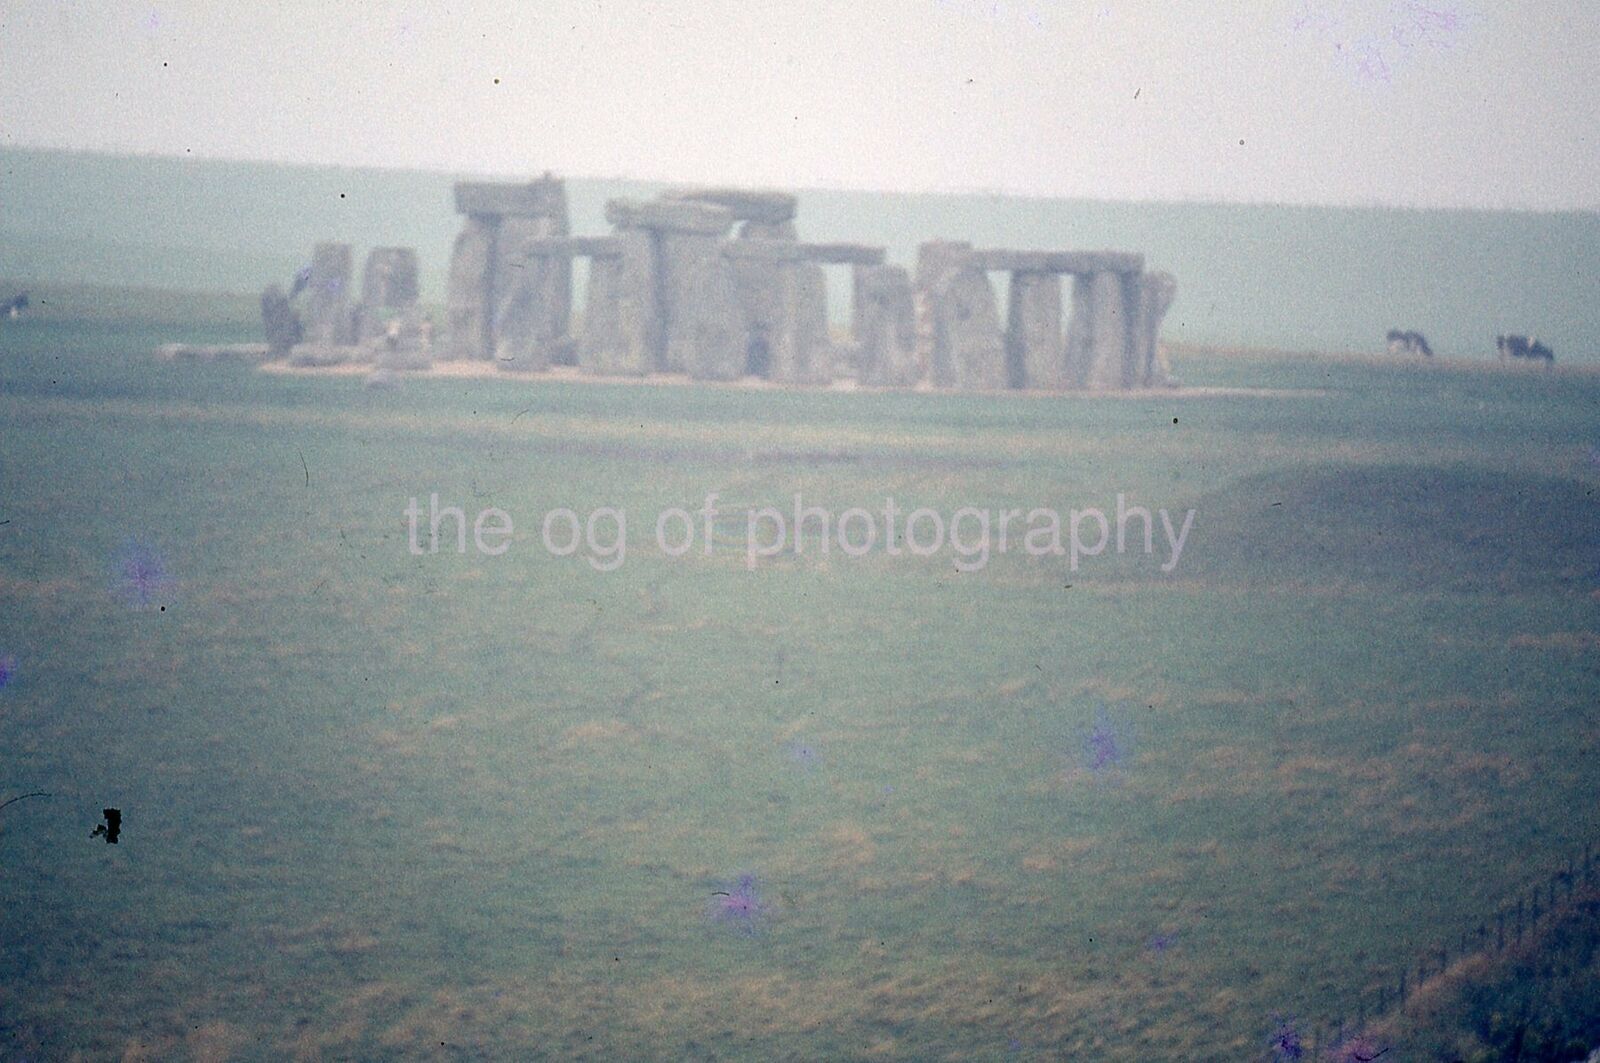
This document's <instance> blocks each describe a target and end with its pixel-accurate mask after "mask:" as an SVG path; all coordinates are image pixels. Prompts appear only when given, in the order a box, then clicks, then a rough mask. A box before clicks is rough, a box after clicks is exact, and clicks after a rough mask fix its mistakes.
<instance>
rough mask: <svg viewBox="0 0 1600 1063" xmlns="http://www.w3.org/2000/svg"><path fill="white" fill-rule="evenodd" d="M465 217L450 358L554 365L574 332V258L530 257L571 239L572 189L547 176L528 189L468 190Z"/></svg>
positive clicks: (461, 192)
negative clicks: (538, 248)
mask: <svg viewBox="0 0 1600 1063" xmlns="http://www.w3.org/2000/svg"><path fill="white" fill-rule="evenodd" d="M455 196H456V209H457V210H458V211H460V212H461V213H463V214H466V215H467V222H466V225H465V226H464V227H463V229H462V232H461V235H460V236H459V237H457V239H456V247H455V252H454V254H453V255H452V257H451V265H450V291H449V294H448V296H447V306H448V308H449V327H450V337H451V340H450V347H451V350H450V353H451V355H452V356H453V357H457V358H469V359H486V358H495V359H500V360H506V361H510V362H513V363H515V364H518V365H521V366H525V367H536V366H538V365H539V364H541V363H545V362H548V361H549V358H550V351H551V350H552V349H553V348H556V347H559V345H561V344H562V342H563V341H564V340H565V338H566V335H567V332H568V330H569V328H570V318H571V313H572V263H571V260H570V258H550V257H545V256H537V257H536V256H530V255H529V253H528V245H529V244H530V242H532V241H536V240H544V239H552V238H554V239H559V238H563V237H565V236H566V235H567V225H568V222H567V194H566V186H565V185H564V184H563V183H562V182H561V180H560V179H558V178H556V177H554V176H552V175H551V174H549V173H546V174H545V175H544V176H543V177H541V178H539V179H538V180H537V181H530V182H528V183H526V184H507V183H485V182H462V183H460V184H457V185H456V187H455Z"/></svg>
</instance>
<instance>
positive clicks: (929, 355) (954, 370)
mask: <svg viewBox="0 0 1600 1063" xmlns="http://www.w3.org/2000/svg"><path fill="white" fill-rule="evenodd" d="M970 250H972V245H971V244H969V243H966V242H965V241H956V240H930V241H928V242H927V243H924V244H921V245H920V246H918V248H917V275H916V287H915V289H914V293H913V295H914V299H915V303H916V312H917V356H918V358H919V360H920V361H921V362H922V364H923V365H925V366H927V367H928V376H929V379H930V380H931V381H932V382H933V384H934V386H936V387H942V388H949V387H956V386H957V385H958V383H959V381H960V372H959V370H958V367H957V366H956V363H955V358H954V351H953V348H952V346H951V337H950V327H949V321H948V314H947V313H946V310H947V306H946V304H947V302H948V289H949V286H950V283H951V281H952V279H953V278H954V277H955V275H956V273H957V272H958V271H959V270H960V268H961V259H962V257H963V256H964V255H965V254H966V252H968V251H970Z"/></svg>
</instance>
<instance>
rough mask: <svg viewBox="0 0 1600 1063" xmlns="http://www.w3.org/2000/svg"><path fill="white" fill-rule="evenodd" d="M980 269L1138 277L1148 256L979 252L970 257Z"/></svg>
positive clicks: (969, 262) (971, 262) (1070, 252)
mask: <svg viewBox="0 0 1600 1063" xmlns="http://www.w3.org/2000/svg"><path fill="white" fill-rule="evenodd" d="M966 264H967V265H969V266H972V267H974V268H977V269H987V270H1003V271H1007V272H1012V273H1079V274H1081V273H1138V272H1139V271H1140V270H1142V269H1144V256H1143V255H1140V254H1132V253H1129V252H1125V251H1004V250H978V251H973V252H971V253H970V254H968V256H967V263H966Z"/></svg>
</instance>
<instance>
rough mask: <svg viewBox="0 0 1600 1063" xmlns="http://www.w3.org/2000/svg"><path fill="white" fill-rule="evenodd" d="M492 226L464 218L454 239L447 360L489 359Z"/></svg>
mask: <svg viewBox="0 0 1600 1063" xmlns="http://www.w3.org/2000/svg"><path fill="white" fill-rule="evenodd" d="M495 227H496V222H495V221H493V220H488V219H484V218H479V217H472V218H468V219H467V223H466V225H465V226H464V227H463V228H462V230H461V233H460V235H458V236H457V237H456V245H455V250H454V251H453V252H451V255H450V283H449V291H448V294H447V295H446V301H445V327H446V329H447V340H448V347H447V349H446V354H445V357H447V358H451V359H457V360H467V361H482V360H484V359H487V358H490V357H492V350H491V348H490V345H489V344H490V319H489V300H490V298H491V295H492V292H493V290H494V285H493V274H492V268H493V262H494V237H495Z"/></svg>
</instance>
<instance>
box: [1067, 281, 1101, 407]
mask: <svg viewBox="0 0 1600 1063" xmlns="http://www.w3.org/2000/svg"><path fill="white" fill-rule="evenodd" d="M1092 281H1093V274H1089V273H1078V274H1075V275H1074V276H1073V278H1072V314H1071V316H1070V317H1069V318H1068V319H1067V339H1066V344H1065V347H1066V349H1065V351H1064V354H1063V358H1062V362H1063V364H1064V368H1065V381H1064V383H1065V385H1066V386H1067V387H1069V388H1081V387H1085V386H1087V384H1088V380H1089V361H1090V357H1091V348H1092V347H1093V346H1094V309H1093V299H1092V298H1091V289H1092V287H1093V285H1092V283H1091V282H1092Z"/></svg>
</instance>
